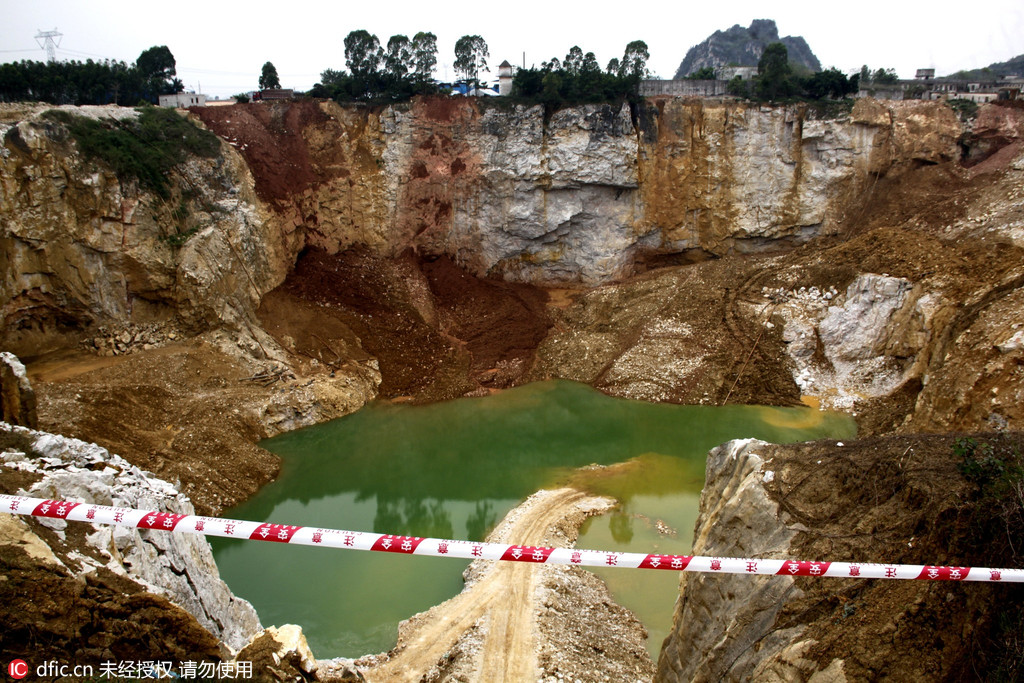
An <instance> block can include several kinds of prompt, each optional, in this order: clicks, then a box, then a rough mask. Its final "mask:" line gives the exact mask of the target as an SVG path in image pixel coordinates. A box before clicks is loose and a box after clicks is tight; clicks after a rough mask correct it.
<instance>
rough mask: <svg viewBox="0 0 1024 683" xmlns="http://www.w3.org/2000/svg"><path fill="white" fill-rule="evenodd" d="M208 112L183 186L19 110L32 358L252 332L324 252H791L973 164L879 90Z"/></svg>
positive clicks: (3, 168)
mask: <svg viewBox="0 0 1024 683" xmlns="http://www.w3.org/2000/svg"><path fill="white" fill-rule="evenodd" d="M73 111H74V112H75V113H76V114H78V115H86V116H93V117H98V118H109V117H121V118H125V117H129V118H130V117H132V116H134V115H135V113H134V110H120V109H117V108H82V109H73ZM195 115H196V116H198V117H199V118H200V119H202V121H203V122H204V123H205V124H206V125H207V126H209V127H210V128H211V129H212V130H213V131H215V132H216V133H217V134H218V135H219V136H220V137H221V138H222V139H223V140H224V141H225V142H226V143H228V144H226V145H223V146H222V151H221V154H220V155H219V156H217V157H216V158H213V159H199V158H191V159H189V160H188V161H187V162H186V163H185V164H182V165H180V166H179V167H177V168H176V169H175V171H174V173H173V174H172V176H173V177H172V178H171V180H172V185H173V189H172V192H171V196H170V197H169V198H164V197H159V196H157V195H155V194H154V193H153V192H150V191H148V190H146V189H145V188H140V187H139V186H138V184H137V183H136V182H134V181H126V180H123V179H118V177H117V176H116V175H115V174H114V173H113V172H112V171H111V170H109V169H107V168H105V167H104V166H103V165H102V164H101V163H97V162H95V161H92V160H89V159H86V158H84V157H83V156H82V155H81V154H80V153H79V152H78V148H77V146H76V144H75V143H74V141H73V140H72V138H71V137H70V135H69V134H68V132H67V131H66V130H65V129H64V128H63V127H62V125H61V124H60V123H58V122H56V121H53V120H50V119H47V118H45V117H40V116H39V112H38V111H36V112H34V113H33V114H32V115H30V116H26V115H25V112H23V111H19V112H17V113H16V114H15V113H9V114H8V118H7V119H5V122H3V123H2V124H0V125H2V131H0V132H2V134H3V137H4V144H3V146H2V147H0V220H2V224H3V231H2V233H0V244H2V246H3V249H2V250H0V254H2V256H0V259H2V260H0V269H2V270H3V271H4V273H5V278H4V282H3V285H2V289H0V305H2V308H0V310H2V312H3V316H4V323H3V328H4V332H5V335H4V336H5V342H6V345H7V346H8V348H10V349H11V350H12V351H15V352H18V353H21V354H23V355H24V354H29V355H31V354H33V353H35V352H37V351H38V350H39V349H40V348H43V347H46V346H59V345H60V343H61V339H62V335H63V334H64V333H67V332H72V333H73V332H75V331H76V330H78V329H80V328H83V327H86V326H89V325H102V324H105V323H109V322H113V321H118V322H121V323H125V322H133V323H139V324H142V323H150V322H158V323H159V322H165V321H168V320H171V319H174V320H175V321H176V322H177V323H178V324H181V325H184V326H185V327H186V328H187V329H190V330H193V331H201V330H203V329H208V328H210V327H215V326H217V325H219V324H222V323H225V322H226V323H228V324H229V325H231V326H233V327H236V328H239V329H244V328H245V327H246V323H247V322H248V321H249V320H250V318H251V317H252V311H253V310H254V308H255V307H256V306H257V305H258V303H259V301H260V300H261V298H262V296H263V294H265V293H266V292H267V291H269V290H270V289H272V288H273V287H275V286H277V285H278V284H280V282H281V281H282V280H283V279H284V277H285V275H286V274H287V273H288V272H289V271H290V270H291V268H292V267H293V265H294V263H295V259H296V256H297V255H298V253H299V252H300V251H301V250H302V249H304V248H306V247H316V248H321V249H324V250H326V251H327V252H328V253H336V252H338V251H341V250H343V249H346V248H348V247H351V246H353V245H360V246H364V247H367V248H369V249H370V250H371V251H372V253H374V254H377V255H380V256H395V255H397V254H400V253H402V252H405V251H407V250H413V251H415V252H418V253H420V254H422V255H427V256H436V255H441V254H445V255H449V256H451V257H452V258H453V259H454V260H455V261H456V262H457V263H458V264H459V265H461V266H463V267H464V268H466V269H468V270H469V271H471V272H472V273H474V274H477V275H482V276H497V277H501V278H504V279H509V280H521V281H529V282H535V283H544V284H556V283H582V284H598V283H603V282H607V281H610V280H614V279H616V278H620V277H623V276H625V275H628V274H630V273H632V272H634V271H635V270H636V269H637V268H638V267H641V266H638V263H639V262H643V261H647V260H651V259H654V260H655V261H657V259H659V258H661V259H669V260H671V259H674V258H681V257H685V256H686V255H687V254H690V253H691V252H692V253H697V254H711V255H715V256H722V255H727V254H731V253H746V252H756V251H760V250H765V249H777V248H780V247H784V246H787V245H792V244H795V243H800V242H802V241H805V240H807V239H809V238H811V237H813V236H815V235H819V234H823V233H829V232H832V231H834V230H835V229H836V226H837V225H838V223H839V221H840V220H841V219H842V218H843V216H844V215H845V212H846V211H847V210H848V208H849V207H850V205H851V202H853V201H854V200H855V199H856V198H857V197H858V196H859V195H860V194H861V193H862V192H863V190H864V188H865V187H868V186H869V185H870V183H872V182H874V180H875V179H876V178H878V177H879V176H883V175H889V176H891V175H893V174H895V173H897V172H899V171H900V170H902V169H905V168H908V167H912V166H913V165H915V164H921V163H934V162H938V161H943V160H950V159H953V158H955V157H956V156H957V154H958V153H959V152H958V148H957V146H956V141H957V137H958V135H959V133H960V125H959V123H958V121H957V120H956V119H955V117H954V116H953V114H952V113H951V111H950V110H949V109H948V108H945V107H943V106H942V105H938V104H929V103H895V104H887V105H881V104H878V103H872V102H859V103H858V104H857V106H856V107H855V108H854V111H853V114H852V115H851V116H849V117H843V118H839V119H832V120H818V119H814V118H812V117H811V116H810V115H809V114H808V113H807V112H806V111H805V110H803V109H800V108H768V107H765V108H761V107H756V106H751V105H747V104H739V103H721V102H719V103H711V102H700V101H685V100H669V101H661V102H656V103H654V104H652V105H644V106H642V107H640V109H639V110H638V111H636V112H631V111H630V108H629V107H628V106H626V105H622V106H620V107H616V106H610V105H584V106H579V107H573V108H568V109H564V110H561V111H558V112H555V113H554V114H552V115H550V116H546V115H545V112H544V110H543V108H542V107H540V106H535V107H526V106H522V105H508V104H506V103H497V104H496V103H488V102H477V101H474V100H471V99H458V98H453V99H429V98H428V99H418V100H415V101H414V102H412V103H410V104H402V105H394V106H389V107H385V108H382V109H370V108H362V107H340V106H338V105H336V104H334V103H330V102H326V103H316V102H295V103H282V104H253V105H246V106H234V107H218V108H205V109H197V110H195ZM232 148H234V149H232ZM691 255H692V254H691ZM249 336H252V334H250V335H249ZM47 339H49V341H48V342H46V341H43V340H47ZM252 347H253V349H255V347H256V344H252ZM254 352H255V351H254Z"/></svg>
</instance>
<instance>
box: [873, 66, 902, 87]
mask: <svg viewBox="0 0 1024 683" xmlns="http://www.w3.org/2000/svg"><path fill="white" fill-rule="evenodd" d="M899 80H900V78H899V76H897V75H896V70H895V69H879V70H877V71H876V72H875V73H874V74H872V75H871V82H872V83H884V84H889V85H892V84H895V83H898V82H899Z"/></svg>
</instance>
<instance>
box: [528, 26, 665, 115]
mask: <svg viewBox="0 0 1024 683" xmlns="http://www.w3.org/2000/svg"><path fill="white" fill-rule="evenodd" d="M650 56H651V55H650V52H649V51H648V49H647V43H645V42H644V41H642V40H634V41H632V42H631V43H629V44H628V45H626V49H625V51H624V52H623V55H622V59H618V58H612V60H611V61H609V62H608V65H607V66H606V67H605V68H604V69H603V70H602V69H601V66H600V64H599V63H598V61H597V57H596V56H595V55H594V53H593V52H587V53H584V52H583V49H582V48H580V47H579V46H578V45H574V46H573V47H572V48H570V50H569V53H568V54H566V55H565V59H564V60H559V59H558V58H557V57H553V58H552V59H550V60H549V61H546V62H541V66H540V68H539V69H536V68H530V69H519V70H518V71H517V72H516V74H515V77H514V78H513V80H512V97H513V98H515V99H518V100H525V101H532V102H539V103H543V104H544V105H546V106H549V107H557V106H559V105H562V104H576V103H582V102H609V101H615V100H624V99H631V98H635V97H636V95H637V89H638V88H637V86H638V85H639V83H640V81H641V80H642V79H643V78H647V77H648V76H649V75H650V74H649V73H648V71H647V60H648V59H650Z"/></svg>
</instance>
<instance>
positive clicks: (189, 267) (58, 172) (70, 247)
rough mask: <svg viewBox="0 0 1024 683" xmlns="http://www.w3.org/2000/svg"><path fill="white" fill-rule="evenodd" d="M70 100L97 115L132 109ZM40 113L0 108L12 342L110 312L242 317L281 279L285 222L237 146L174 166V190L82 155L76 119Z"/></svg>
mask: <svg viewBox="0 0 1024 683" xmlns="http://www.w3.org/2000/svg"><path fill="white" fill-rule="evenodd" d="M68 109H70V110H71V111H72V112H73V113H75V114H76V115H80V116H91V117H95V118H100V119H111V118H115V119H116V118H121V119H123V118H131V117H134V116H135V115H136V112H135V110H132V109H127V110H125V109H120V108H117V107H82V108H68ZM4 113H5V112H4V111H0V114H4ZM18 113H19V114H22V115H24V114H25V112H22V111H19V112H18ZM40 113H41V111H40V110H36V111H34V112H30V113H29V115H28V116H25V117H23V118H20V119H19V120H15V121H10V120H6V121H5V120H4V119H3V117H2V116H0V135H2V136H3V145H2V146H0V225H2V228H0V270H2V271H3V275H4V277H3V282H2V284H0V315H2V331H3V336H2V340H3V346H4V348H6V349H8V350H10V351H13V352H15V353H18V354H19V355H28V356H34V355H37V354H39V353H41V352H44V351H46V350H48V349H50V348H55V347H60V346H63V345H66V344H67V342H68V341H69V340H72V341H74V340H77V339H79V338H80V336H81V332H82V330H83V329H84V328H87V327H91V326H100V325H105V324H111V325H113V326H115V327H116V326H119V325H124V324H126V323H137V324H154V323H159V324H167V323H169V322H170V321H174V322H175V323H176V324H177V325H180V326H182V327H184V329H186V330H189V331H193V332H198V331H203V330H206V329H209V328H211V327H215V326H217V325H219V324H222V323H229V324H233V325H235V326H242V323H243V321H245V320H246V319H248V318H249V317H250V316H251V312H252V310H253V309H254V307H255V306H256V305H258V302H259V299H260V297H261V296H262V294H263V292H264V291H266V290H268V289H270V288H272V287H273V286H276V285H277V284H278V283H279V282H280V281H281V280H282V279H283V278H284V276H285V274H286V273H287V271H288V270H289V268H290V264H291V262H292V260H293V258H294V253H291V252H288V253H286V254H282V253H281V250H280V248H279V247H280V245H281V242H282V238H280V234H281V233H280V231H279V230H277V224H276V223H275V222H273V221H268V220H267V214H266V211H265V210H264V209H263V208H261V207H259V206H258V205H257V203H256V202H255V197H254V195H253V193H252V190H251V185H252V181H251V178H249V177H248V171H247V169H246V167H245V165H244V163H242V162H241V159H240V158H239V157H238V156H237V155H235V154H233V153H232V152H230V151H229V148H226V149H225V150H224V152H223V154H222V155H221V156H220V157H218V158H215V159H209V160H207V159H204V160H200V159H197V158H193V159H190V160H189V161H188V162H186V163H185V164H182V165H180V166H179V167H177V168H176V170H175V172H174V174H173V176H174V177H173V178H171V181H172V182H171V186H172V190H171V196H170V197H169V198H167V199H164V198H161V197H159V196H157V195H156V194H154V193H152V192H149V191H146V190H144V189H140V188H139V186H138V184H137V183H135V182H134V181H122V180H119V179H118V177H117V176H116V175H115V174H114V172H113V171H111V170H110V169H108V168H106V167H105V166H103V165H101V164H98V163H96V162H93V161H89V160H87V159H85V158H84V157H83V156H82V155H81V154H79V152H78V150H77V147H76V144H75V143H74V142H73V140H72V138H71V137H70V135H69V134H68V132H67V130H66V129H65V128H64V127H63V126H62V125H61V124H59V123H57V122H55V121H53V120H49V119H46V118H45V117H41V116H40Z"/></svg>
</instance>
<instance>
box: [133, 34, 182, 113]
mask: <svg viewBox="0 0 1024 683" xmlns="http://www.w3.org/2000/svg"><path fill="white" fill-rule="evenodd" d="M175 66H176V65H175V61H174V55H173V54H171V51H170V49H169V48H168V47H167V46H166V45H157V46H154V47H151V48H149V49H147V50H143V51H142V54H140V55H139V58H138V59H136V60H135V69H136V71H138V74H139V77H140V78H141V79H142V81H143V83H144V84H145V88H146V90H147V93H146V94H147V95H148V96H149V98H150V99H151V100H152V101H153V102H155V101H156V98H157V95H167V94H170V93H173V92H181V91H180V90H176V88H177V87H178V84H180V83H181V81H176V80H175V78H174V77H175V76H177V75H178V74H177V71H176V70H175Z"/></svg>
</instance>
